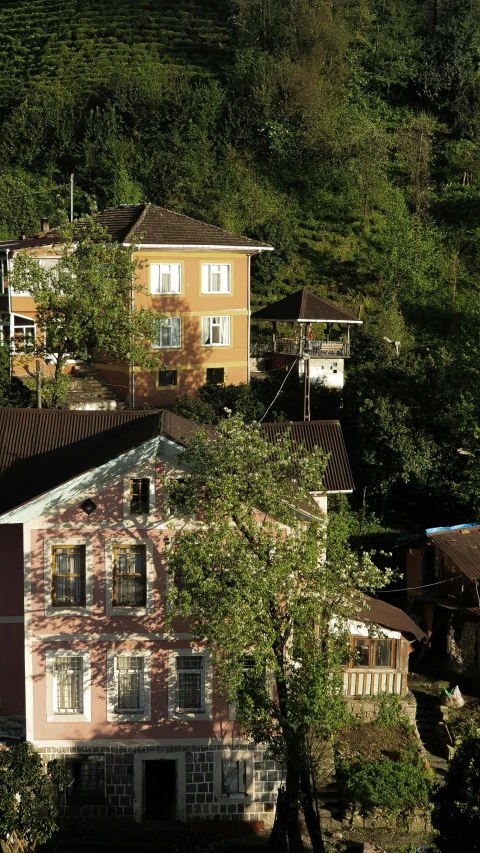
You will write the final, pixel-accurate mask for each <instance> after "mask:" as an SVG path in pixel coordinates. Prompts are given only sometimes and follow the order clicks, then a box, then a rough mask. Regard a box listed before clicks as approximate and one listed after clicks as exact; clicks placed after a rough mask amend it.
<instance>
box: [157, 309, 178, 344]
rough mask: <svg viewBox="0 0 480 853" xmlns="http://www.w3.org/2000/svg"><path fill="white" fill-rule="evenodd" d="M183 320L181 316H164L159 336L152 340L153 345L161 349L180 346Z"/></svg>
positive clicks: (160, 324)
mask: <svg viewBox="0 0 480 853" xmlns="http://www.w3.org/2000/svg"><path fill="white" fill-rule="evenodd" d="M181 322H182V321H181V319H180V317H164V318H163V319H162V320H160V321H159V325H158V337H157V339H156V340H155V341H152V346H153V347H159V348H160V349H172V348H173V347H179V346H180V344H181Z"/></svg>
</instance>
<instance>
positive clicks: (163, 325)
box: [152, 317, 182, 350]
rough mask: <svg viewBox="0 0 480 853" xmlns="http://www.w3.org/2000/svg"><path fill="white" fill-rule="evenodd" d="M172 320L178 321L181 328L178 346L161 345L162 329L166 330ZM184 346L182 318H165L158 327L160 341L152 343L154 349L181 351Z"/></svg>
mask: <svg viewBox="0 0 480 853" xmlns="http://www.w3.org/2000/svg"><path fill="white" fill-rule="evenodd" d="M172 320H176V321H178V327H179V335H178V341H179V342H178V344H162V343H160V335H161V333H162V328H163V329H164V328H166V326H167V324H169V323H171V322H172ZM181 346H182V318H181V317H164V318H163V320H162V321H161V324H160V325H159V327H158V341H152V349H160V350H164V349H181Z"/></svg>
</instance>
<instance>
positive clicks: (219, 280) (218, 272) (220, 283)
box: [202, 264, 230, 293]
mask: <svg viewBox="0 0 480 853" xmlns="http://www.w3.org/2000/svg"><path fill="white" fill-rule="evenodd" d="M202 293H230V264H202Z"/></svg>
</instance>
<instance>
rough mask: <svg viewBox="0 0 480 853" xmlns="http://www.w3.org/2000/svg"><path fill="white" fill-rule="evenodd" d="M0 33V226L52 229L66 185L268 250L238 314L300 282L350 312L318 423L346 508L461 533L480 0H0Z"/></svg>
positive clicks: (466, 488)
mask: <svg viewBox="0 0 480 853" xmlns="http://www.w3.org/2000/svg"><path fill="white" fill-rule="evenodd" d="M0 23H1V26H2V33H3V36H4V38H3V44H2V47H1V49H0V67H1V69H2V70H1V72H0V105H1V113H0V116H1V119H0V120H1V132H0V171H1V180H0V237H1V238H7V237H17V236H18V235H19V234H22V233H24V234H28V233H32V232H34V231H36V230H38V228H39V221H40V216H42V215H49V216H50V221H51V222H52V223H55V222H56V221H58V216H59V212H60V211H62V210H63V211H65V210H67V209H68V205H69V176H70V173H71V172H74V173H75V214H76V216H80V215H82V214H85V213H91V212H94V211H95V210H96V209H101V208H103V207H105V206H108V205H115V204H120V203H134V202H138V201H151V202H153V203H156V204H161V205H164V206H166V207H169V208H171V209H173V210H176V211H179V212H181V213H185V214H188V215H191V216H194V217H197V218H200V219H203V220H205V221H208V222H212V223H215V224H218V225H221V226H223V227H225V228H228V229H230V230H234V231H239V232H242V233H244V234H247V235H249V236H252V237H256V238H259V239H262V240H265V241H268V242H269V243H271V244H273V245H274V246H275V248H276V251H275V253H272V254H270V253H268V257H261V258H258V259H256V260H255V262H254V266H253V271H252V288H253V304H254V306H255V307H261V306H262V305H263V304H265V303H266V302H267V301H269V300H271V299H272V298H280V297H282V296H284V295H285V294H286V293H289V292H292V291H294V290H296V289H298V288H299V287H303V286H304V287H308V288H309V289H310V290H312V291H313V292H315V293H317V294H318V295H321V296H325V297H326V298H328V299H331V300H333V301H336V302H337V303H339V304H340V305H342V306H343V307H344V308H346V309H347V310H350V311H353V312H354V313H355V314H356V315H358V314H359V313H361V317H362V319H363V320H364V325H363V327H362V329H361V331H360V332H358V333H357V334H356V335H355V341H354V346H353V354H352V359H351V360H350V362H349V364H348V367H347V382H346V386H345V389H344V394H343V396H342V398H341V399H339V397H338V394H336V393H335V392H332V393H331V394H325V393H323V394H322V393H319V394H318V395H317V396H316V408H314V411H313V416H314V417H330V416H337V415H338V416H340V417H341V420H342V424H343V428H344V432H345V435H346V438H347V441H348V446H349V452H350V456H351V459H352V464H353V467H354V474H355V481H356V486H357V493H356V494H357V498H356V499H357V502H359V503H360V504H361V503H362V501H363V500H365V502H366V506H367V507H368V508H370V509H373V510H375V511H376V512H377V513H378V514H381V515H382V516H384V517H385V518H389V519H390V521H391V523H392V524H394V525H396V527H397V529H398V528H402V527H403V528H407V527H411V526H412V524H414V525H415V526H419V525H421V524H431V525H442V524H453V523H456V522H460V521H473V520H474V519H475V518H476V514H477V512H478V507H479V495H480V490H479V488H478V486H479V485H480V428H479V424H480V394H479V387H480V382H479V380H480V329H479V320H480V303H479V296H480V263H479V261H480V207H479V201H480V136H479V127H480V77H479V47H480V2H479V0H335V2H334V3H332V2H330V0H208V2H201V0H182V2H176V3H173V2H170V3H168V2H165V3H163V2H162V3H159V2H156V1H155V0H134V2H129V3H128V4H127V3H126V2H124V0H119V2H116V3H115V4H114V6H112V5H111V4H107V3H106V2H98V3H97V2H94V0H78V2H76V3H75V2H73V0H56V2H54V3H52V2H49V3H47V2H46V0H35V2H32V0H21V2H13V0H2V2H0ZM385 336H386V337H388V338H390V339H392V340H399V341H400V342H401V345H400V354H399V355H398V356H397V355H396V354H395V350H394V348H393V347H391V345H389V344H387V343H386V342H385V341H384V340H383V338H384V337H385ZM278 408H279V410H281V401H280V400H279V406H278ZM289 414H290V416H292V415H293V416H294V417H295V413H292V412H289ZM296 417H297V418H298V417H301V412H298V413H297V415H296ZM460 448H461V449H462V450H463V451H467V453H465V452H463V453H458V450H459V449H460Z"/></svg>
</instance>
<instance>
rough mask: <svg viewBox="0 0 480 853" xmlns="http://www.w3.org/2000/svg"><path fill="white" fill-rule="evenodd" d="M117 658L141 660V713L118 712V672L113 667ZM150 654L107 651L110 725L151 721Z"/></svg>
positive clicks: (129, 651)
mask: <svg viewBox="0 0 480 853" xmlns="http://www.w3.org/2000/svg"><path fill="white" fill-rule="evenodd" d="M118 657H136V658H142V659H143V684H142V693H143V713H137V712H135V711H125V710H118V708H117V696H118V693H117V686H118V678H117V673H118V670H117V669H116V666H115V661H116V658H118ZM151 684H152V680H151V652H150V651H144V650H143V649H118V648H117V649H109V650H108V651H107V720H108V721H109V722H110V723H120V722H127V723H136V722H146V721H148V720H150V719H151Z"/></svg>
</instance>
